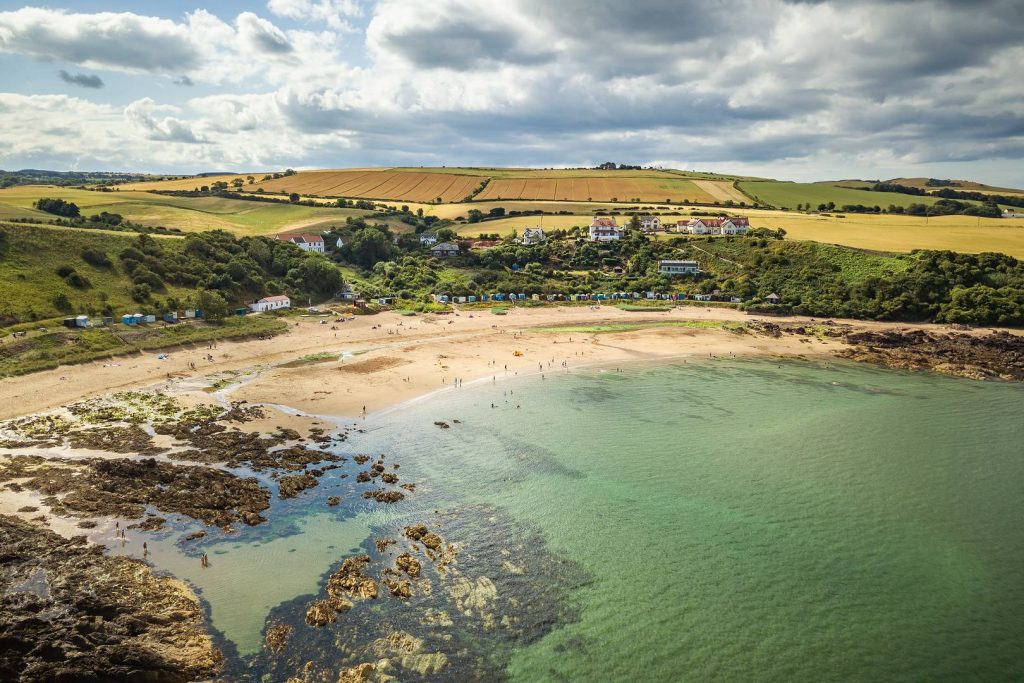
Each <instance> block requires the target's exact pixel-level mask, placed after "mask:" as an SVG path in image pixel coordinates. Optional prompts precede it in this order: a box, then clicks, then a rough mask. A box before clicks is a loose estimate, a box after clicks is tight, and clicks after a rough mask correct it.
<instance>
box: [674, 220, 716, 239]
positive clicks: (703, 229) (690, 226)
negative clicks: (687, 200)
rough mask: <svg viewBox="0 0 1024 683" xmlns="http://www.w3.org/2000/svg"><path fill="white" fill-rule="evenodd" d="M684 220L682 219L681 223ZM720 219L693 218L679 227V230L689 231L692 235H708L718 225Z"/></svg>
mask: <svg viewBox="0 0 1024 683" xmlns="http://www.w3.org/2000/svg"><path fill="white" fill-rule="evenodd" d="M681 222H682V221H680V223H681ZM717 223H718V221H717V220H714V219H711V218H691V219H690V220H689V221H687V222H686V225H684V226H682V227H681V228H677V229H678V230H679V232H688V233H690V234H691V235H708V234H711V232H712V230H714V228H716V227H718V226H717Z"/></svg>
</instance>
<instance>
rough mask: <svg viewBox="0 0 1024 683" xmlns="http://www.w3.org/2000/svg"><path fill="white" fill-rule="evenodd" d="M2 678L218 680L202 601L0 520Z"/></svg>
mask: <svg viewBox="0 0 1024 683" xmlns="http://www.w3.org/2000/svg"><path fill="white" fill-rule="evenodd" d="M0 554H2V557H3V562H2V563H0V588H2V590H0V639H2V647H0V680H5V681H154V682H157V683H177V682H178V681H181V682H184V681H191V680H195V679H197V678H208V677H212V676H214V675H216V673H217V672H218V670H219V669H220V667H221V662H222V657H221V654H220V652H219V651H218V650H217V649H216V648H215V647H214V645H213V641H212V639H211V638H210V636H209V634H207V633H206V632H205V630H204V629H203V626H202V623H203V613H202V610H201V608H200V606H199V601H198V600H197V599H196V597H195V596H194V595H192V593H191V592H190V591H189V590H188V588H187V587H186V586H185V585H184V584H182V583H180V582H178V581H175V580H173V579H170V578H162V577H156V576H154V575H153V573H152V572H151V571H150V569H149V567H147V566H146V565H145V564H144V563H142V562H139V561H137V560H132V559H128V558H125V557H106V556H104V555H103V553H102V548H100V547H98V546H90V545H87V544H86V543H85V539H84V537H78V538H75V539H72V540H66V539H64V538H62V537H60V536H58V535H56V534H54V533H52V532H50V531H47V530H42V529H38V528H35V527H31V526H29V525H28V524H26V523H24V522H21V521H19V520H16V519H14V518H11V517H5V516H0Z"/></svg>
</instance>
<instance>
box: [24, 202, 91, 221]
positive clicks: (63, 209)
mask: <svg viewBox="0 0 1024 683" xmlns="http://www.w3.org/2000/svg"><path fill="white" fill-rule="evenodd" d="M32 206H34V207H36V208H37V209H39V210H40V211H45V212H46V213H52V214H53V215H54V216H63V217H65V218H76V217H78V216H79V215H80V214H81V211H80V210H79V208H78V205H77V204H75V203H74V202H68V201H64V200H63V199H51V198H50V197H40V198H39V199H37V200H36V201H35V203H33V204H32Z"/></svg>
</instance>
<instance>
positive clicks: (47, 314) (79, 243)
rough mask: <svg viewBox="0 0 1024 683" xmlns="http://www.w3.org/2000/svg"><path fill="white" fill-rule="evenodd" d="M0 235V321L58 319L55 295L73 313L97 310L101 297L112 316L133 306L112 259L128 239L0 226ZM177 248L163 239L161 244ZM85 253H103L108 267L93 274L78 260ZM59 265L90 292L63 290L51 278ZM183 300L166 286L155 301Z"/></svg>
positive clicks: (128, 284)
mask: <svg viewBox="0 0 1024 683" xmlns="http://www.w3.org/2000/svg"><path fill="white" fill-rule="evenodd" d="M0 230H2V231H3V232H4V233H6V234H7V239H6V243H7V246H6V248H5V249H4V250H3V252H2V253H0V292H2V293H3V295H2V297H0V315H7V314H10V313H13V314H14V315H16V316H17V317H19V318H23V319H27V318H30V317H31V313H32V312H35V314H36V317H37V318H51V317H56V316H60V315H63V313H62V312H61V311H59V310H57V308H56V307H54V305H53V299H54V297H55V296H57V294H59V293H61V292H63V293H65V294H66V295H67V296H68V298H69V299H70V300H71V303H72V305H73V306H74V309H75V312H76V313H79V312H85V313H87V312H89V311H90V310H93V311H98V310H100V309H101V308H103V300H102V298H101V294H102V293H105V294H106V296H107V297H108V301H109V303H110V304H111V305H112V306H113V307H114V309H115V310H121V311H126V310H128V309H133V308H135V307H137V306H138V304H136V303H134V302H133V301H132V299H131V297H130V296H129V295H128V289H129V288H130V287H131V281H130V279H129V278H128V276H127V275H126V274H125V273H124V272H123V271H122V270H121V268H120V266H119V263H118V259H117V254H118V252H120V251H121V250H122V249H124V248H125V247H127V246H129V244H131V241H132V235H130V234H128V233H109V232H99V231H92V230H77V229H72V228H68V229H60V228H51V227H45V226H38V225H31V226H29V225H18V224H2V225H0ZM177 242H178V240H176V239H174V238H168V240H167V242H166V244H168V245H173V244H176V243H177ZM87 247H91V248H94V249H99V250H101V251H104V252H106V253H107V255H108V256H109V257H110V260H111V261H112V262H113V263H114V265H113V267H111V268H97V267H95V266H92V265H89V264H88V263H86V262H85V261H84V260H82V257H81V252H82V250H83V249H85V248H87ZM63 265H69V266H72V267H73V268H74V269H75V270H76V271H77V272H78V273H80V274H81V275H84V276H85V277H86V278H88V279H89V281H90V282H91V283H92V286H91V287H89V288H88V289H76V288H74V287H71V286H70V285H68V284H67V283H66V282H65V281H64V280H63V279H62V278H61V277H60V276H58V275H57V273H56V272H55V271H56V269H57V268H58V267H60V266H63ZM187 294H188V290H184V289H179V288H175V287H171V286H168V291H167V292H166V293H164V292H159V293H157V296H158V297H160V298H163V297H164V296H167V295H171V296H177V297H184V296H186V295H187Z"/></svg>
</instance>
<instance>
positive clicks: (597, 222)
mask: <svg viewBox="0 0 1024 683" xmlns="http://www.w3.org/2000/svg"><path fill="white" fill-rule="evenodd" d="M590 227H592V228H616V227H618V226H617V225H615V218H604V217H603V216H595V217H594V220H593V221H591V222H590Z"/></svg>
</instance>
